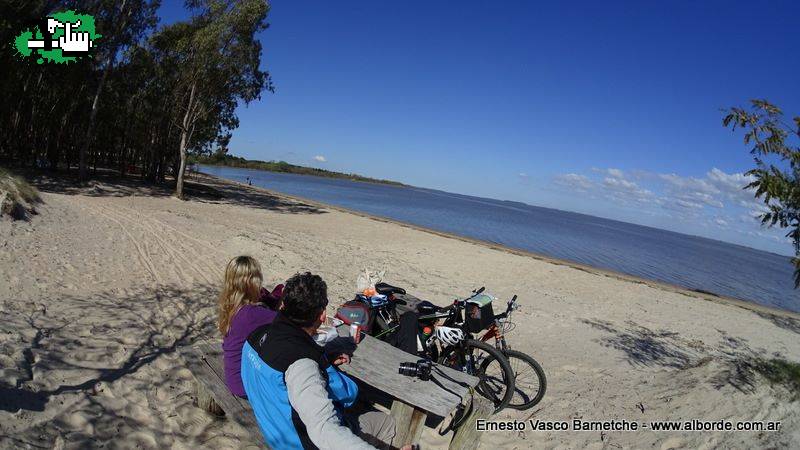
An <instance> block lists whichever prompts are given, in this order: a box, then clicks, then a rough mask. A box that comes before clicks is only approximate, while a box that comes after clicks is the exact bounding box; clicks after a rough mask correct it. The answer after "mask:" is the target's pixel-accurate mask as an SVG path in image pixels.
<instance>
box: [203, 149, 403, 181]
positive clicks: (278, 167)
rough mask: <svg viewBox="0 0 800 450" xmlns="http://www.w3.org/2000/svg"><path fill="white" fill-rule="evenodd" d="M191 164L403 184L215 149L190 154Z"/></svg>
mask: <svg viewBox="0 0 800 450" xmlns="http://www.w3.org/2000/svg"><path fill="white" fill-rule="evenodd" d="M189 162H190V163H192V164H205V165H209V166H227V167H240V168H244V169H256V170H266V171H269V172H280V173H295V174H299V175H312V176H315V177H325V178H340V179H346V180H353V181H363V182H367V183H379V184H390V185H394V186H404V185H403V184H402V183H399V182H397V181H391V180H381V179H376V178H369V177H365V176H362V175H358V174H355V173H341V172H333V171H331V170H325V169H317V168H316V167H305V166H296V165H294V164H289V163H288V162H286V161H258V160H249V159H244V158H242V157H239V156H233V155H228V154H227V153H224V152H221V151H216V152H214V153H212V154H211V155H208V156H203V155H199V156H192V157H190V158H189Z"/></svg>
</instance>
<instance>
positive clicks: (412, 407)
mask: <svg viewBox="0 0 800 450" xmlns="http://www.w3.org/2000/svg"><path fill="white" fill-rule="evenodd" d="M344 329H345V328H343V327H340V329H339V334H340V335H341V334H344V333H345V331H344ZM180 353H181V355H182V356H183V359H184V360H185V362H186V366H187V368H188V369H189V370H190V371H191V372H192V374H193V375H194V377H195V379H196V381H197V382H198V383H199V384H200V385H201V386H203V387H205V388H206V389H207V390H208V393H209V394H210V395H211V397H212V398H213V400H214V401H215V402H216V403H217V405H218V406H219V407H220V408H221V409H222V410H223V411H224V412H225V415H226V417H228V418H229V419H231V420H233V421H234V422H236V423H238V424H239V425H241V426H243V427H244V428H245V429H247V430H248V431H250V432H251V433H253V434H254V435H255V436H258V440H259V441H260V442H263V438H262V437H261V433H260V431H259V428H258V424H257V423H256V420H255V416H254V415H253V411H252V409H251V408H250V404H249V403H248V402H247V400H244V399H241V398H238V397H235V396H233V395H232V394H230V392H229V391H228V388H227V386H226V385H225V374H224V372H223V368H222V367H223V366H222V348H221V345H220V343H219V342H202V343H199V344H195V345H193V346H189V347H184V348H182V349H181V350H180ZM417 359H419V358H417V357H415V356H414V355H410V354H408V353H405V352H403V351H402V350H400V349H398V348H395V347H392V346H391V345H389V344H387V343H385V342H383V341H380V340H378V339H375V338H373V337H371V336H364V338H363V339H362V341H361V342H360V343H359V344H358V347H357V348H356V350H355V352H354V353H353V355H352V357H351V361H350V364H346V365H342V366H340V369H342V371H343V372H345V373H347V374H348V375H350V376H351V377H353V378H355V379H356V380H357V381H359V382H360V383H361V384H365V385H367V386H370V387H371V388H374V389H376V390H377V391H380V392H381V393H383V394H386V395H388V396H389V397H390V398H391V399H392V400H393V402H392V404H391V415H392V416H393V417H394V419H395V422H396V424H397V435H396V437H395V439H394V441H393V442H392V443H391V444H392V446H394V447H400V446H402V445H405V444H409V443H417V442H419V437H420V435H421V434H422V429H423V428H424V426H425V421H426V419H427V417H428V415H432V416H435V417H442V418H446V417H448V416H449V415H450V414H451V413H452V412H453V411H455V409H456V407H457V406H458V405H459V404H461V403H462V401H465V403H467V404H469V402H470V400H471V401H472V405H473V406H472V411H471V413H470V417H469V418H468V419H467V421H466V422H465V423H464V424H463V425H462V426H461V427H459V429H458V430H457V431H456V433H455V435H454V437H453V440H452V441H451V443H450V449H454V450H455V449H459V450H468V449H474V448H476V447H477V445H478V441H479V436H478V435H477V431H476V427H475V421H476V420H478V419H481V418H486V417H487V416H488V415H489V414H491V410H492V408H491V404H490V403H489V402H488V401H486V400H484V399H482V398H480V397H479V396H477V395H475V396H474V397H473V396H472V392H473V388H474V387H475V386H476V385H477V384H478V379H477V378H476V377H473V376H471V375H468V374H465V373H463V372H460V371H456V370H453V369H450V368H449V367H444V366H440V365H438V364H437V365H435V368H434V371H433V374H432V375H433V376H432V380H429V381H422V380H420V379H418V378H413V377H408V376H404V375H400V374H399V373H398V368H399V366H400V363H402V362H413V361H417ZM434 380H435V381H434Z"/></svg>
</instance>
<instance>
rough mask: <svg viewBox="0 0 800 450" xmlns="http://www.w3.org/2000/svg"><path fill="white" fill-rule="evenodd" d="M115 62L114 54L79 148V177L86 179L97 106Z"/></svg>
mask: <svg viewBox="0 0 800 450" xmlns="http://www.w3.org/2000/svg"><path fill="white" fill-rule="evenodd" d="M112 63H113V54H111V56H109V58H108V61H106V68H105V69H104V70H103V76H102V77H100V83H99V84H98V85H97V90H96V91H95V93H94V100H92V111H91V112H90V113H89V126H88V127H87V128H86V138H85V139H84V141H83V143H82V144H81V147H80V149H79V150H78V179H79V180H80V181H86V153H87V152H88V151H89V146H90V145H91V143H92V134H94V124H95V121H96V120H97V107H98V104H99V103H100V93H101V92H102V91H103V85H105V84H106V77H108V73H109V72H110V71H111V65H112Z"/></svg>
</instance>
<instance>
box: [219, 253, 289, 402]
mask: <svg viewBox="0 0 800 450" xmlns="http://www.w3.org/2000/svg"><path fill="white" fill-rule="evenodd" d="M261 282H262V275H261V265H260V264H259V263H258V261H256V260H255V259H253V258H251V257H250V256H237V257H236V258H233V259H232V260H230V262H228V266H227V267H226V268H225V285H224V286H223V288H222V293H221V294H220V296H219V323H218V324H217V326H218V328H219V331H220V333H222V336H223V339H222V353H223V358H222V361H223V366H224V369H225V384H227V385H228V389H230V391H231V393H232V394H233V395H237V396H239V397H244V396H245V392H244V387H243V386H242V378H241V362H242V345H243V344H244V342H245V340H246V339H247V336H248V335H249V334H250V333H252V332H253V330H255V329H256V328H258V327H260V326H262V325H265V324H268V323H272V321H273V319H275V315H276V314H277V313H276V310H277V308H278V307H279V306H280V291H281V290H282V289H283V285H278V286H277V287H276V289H275V290H274V291H273V292H269V291H268V290H267V289H264V288H262V287H261Z"/></svg>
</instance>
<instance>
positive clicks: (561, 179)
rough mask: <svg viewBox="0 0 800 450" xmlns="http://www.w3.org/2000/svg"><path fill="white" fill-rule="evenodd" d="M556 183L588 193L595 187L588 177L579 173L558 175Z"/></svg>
mask: <svg viewBox="0 0 800 450" xmlns="http://www.w3.org/2000/svg"><path fill="white" fill-rule="evenodd" d="M555 182H556V183H557V184H560V185H561V186H565V187H568V188H571V189H574V190H576V191H578V192H586V191H588V190H589V189H592V188H593V187H594V183H593V182H592V181H591V180H590V179H589V178H588V177H586V176H584V175H578V174H577V173H567V174H563V175H556V177H555Z"/></svg>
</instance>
